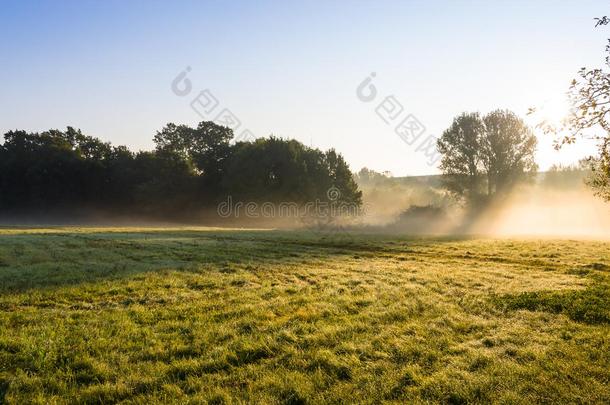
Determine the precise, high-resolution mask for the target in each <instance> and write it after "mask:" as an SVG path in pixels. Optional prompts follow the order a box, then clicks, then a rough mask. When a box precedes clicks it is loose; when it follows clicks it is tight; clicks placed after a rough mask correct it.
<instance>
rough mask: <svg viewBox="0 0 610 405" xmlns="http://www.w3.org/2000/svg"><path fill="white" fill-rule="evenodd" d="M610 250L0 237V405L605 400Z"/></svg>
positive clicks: (409, 242) (238, 234)
mask: <svg viewBox="0 0 610 405" xmlns="http://www.w3.org/2000/svg"><path fill="white" fill-rule="evenodd" d="M609 384H610V244H608V243H602V242H586V241H568V240H565V241H541V240H486V239H482V240H477V239H458V238H454V239H426V238H420V239H408V238H399V237H396V236H394V237H391V236H379V235H377V236H371V235H351V236H350V237H348V238H347V237H346V238H340V237H325V236H324V235H319V234H318V235H316V234H311V233H307V232H301V233H290V232H272V231H244V230H242V231H230V230H218V229H216V230H214V229H165V230H163V229H135V228H133V229H128V228H126V229H118V228H115V229H78V228H72V229H70V228H66V229H46V230H44V229H0V402H6V403H14V404H26V403H114V402H126V403H147V404H150V403H205V402H208V403H288V404H300V403H354V402H364V403H381V402H388V403H391V402H395V403H404V402H443V403H451V404H460V403H489V402H498V403H527V404H529V403H533V402H546V403H560V402H570V403H609V402H610V385H609Z"/></svg>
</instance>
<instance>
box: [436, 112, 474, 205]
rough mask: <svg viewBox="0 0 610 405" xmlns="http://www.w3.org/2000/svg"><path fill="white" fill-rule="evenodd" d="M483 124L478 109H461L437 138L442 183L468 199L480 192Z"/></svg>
mask: <svg viewBox="0 0 610 405" xmlns="http://www.w3.org/2000/svg"><path fill="white" fill-rule="evenodd" d="M484 129H485V128H484V125H483V121H482V120H481V117H480V116H479V113H463V114H461V115H459V116H457V117H455V118H454V119H453V123H452V124H451V126H450V127H449V128H448V129H446V130H445V132H443V135H442V136H441V137H440V139H439V140H438V144H437V146H438V150H439V152H440V153H441V154H442V156H443V157H442V159H441V164H440V169H441V170H442V171H443V173H444V174H445V176H444V184H445V186H446V187H447V188H448V189H449V190H450V191H452V192H454V193H456V194H459V195H460V196H463V197H466V198H468V199H470V200H472V199H476V198H477V197H478V195H479V194H481V191H482V190H481V182H482V180H483V178H482V173H481V169H482V168H481V160H482V156H481V153H480V152H481V151H480V149H481V141H482V138H483V133H484Z"/></svg>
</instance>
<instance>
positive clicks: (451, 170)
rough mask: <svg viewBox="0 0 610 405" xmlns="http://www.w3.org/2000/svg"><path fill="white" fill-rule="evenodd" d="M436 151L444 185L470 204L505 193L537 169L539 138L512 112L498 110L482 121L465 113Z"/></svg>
mask: <svg viewBox="0 0 610 405" xmlns="http://www.w3.org/2000/svg"><path fill="white" fill-rule="evenodd" d="M437 147H438V150H439V152H440V153H441V155H442V159H441V165H440V168H441V170H442V172H443V175H444V176H443V177H444V183H445V184H446V186H447V187H448V189H449V190H450V191H452V192H453V193H455V194H456V195H458V196H460V197H462V198H464V199H466V200H467V201H468V202H470V203H475V202H477V201H479V200H481V199H482V197H484V196H486V197H487V198H490V197H493V196H495V195H497V194H502V193H504V192H506V191H507V190H509V189H510V188H511V187H512V186H513V185H515V184H516V183H517V182H519V181H521V180H524V179H527V178H528V177H530V176H531V175H532V174H533V173H535V171H536V169H537V166H536V163H535V161H534V153H535V150H536V137H535V136H534V135H533V133H532V131H531V129H529V128H528V127H527V125H525V123H524V122H523V120H521V119H520V118H519V117H517V116H516V115H515V114H514V113H513V112H511V111H505V110H496V111H493V112H491V113H489V114H487V115H486V116H485V117H483V118H481V117H480V116H479V114H478V113H463V114H461V115H459V116H457V117H456V118H455V119H454V120H453V123H452V124H451V126H450V127H449V128H448V129H447V130H446V131H444V132H443V135H442V136H441V137H440V139H439V140H438V142H437Z"/></svg>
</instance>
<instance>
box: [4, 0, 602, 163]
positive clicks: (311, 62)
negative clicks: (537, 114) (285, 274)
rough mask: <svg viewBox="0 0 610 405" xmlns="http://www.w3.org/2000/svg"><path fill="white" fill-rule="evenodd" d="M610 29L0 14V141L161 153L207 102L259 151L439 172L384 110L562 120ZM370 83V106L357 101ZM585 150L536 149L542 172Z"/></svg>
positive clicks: (512, 4) (429, 116)
mask: <svg viewBox="0 0 610 405" xmlns="http://www.w3.org/2000/svg"><path fill="white" fill-rule="evenodd" d="M604 14H610V4H609V3H608V2H607V1H592V0H571V1H567V0H566V1H560V0H554V1H550V0H549V1H544V0H536V1H531V0H528V1H525V0H523V1H515V0H512V1H489V0H487V1H423V0H422V1H319V2H318V1H301V2H291V1H283V2H280V1H269V2H263V1H256V2H254V1H252V2H236V1H231V2H223V1H208V2H205V1H193V2H187V1H178V2H169V1H168V2H156V1H82V0H80V1H67V0H64V1H9V2H7V1H0V78H1V80H2V91H1V92H0V131H1V132H2V133H4V132H5V131H7V130H9V129H16V128H17V129H26V130H30V131H42V130H45V129H49V128H64V127H66V126H67V125H71V126H74V127H78V128H81V129H82V130H83V132H85V133H87V134H89V135H94V136H97V137H100V138H102V139H103V140H107V141H111V142H113V143H115V144H124V145H128V146H129V147H131V148H133V149H150V148H152V137H153V135H154V133H155V131H157V130H158V129H160V128H161V127H162V126H163V125H164V124H166V123H167V122H175V123H187V124H192V125H194V124H196V123H197V122H198V121H199V120H201V118H200V117H199V116H198V115H197V113H196V112H195V111H193V109H191V106H190V102H191V101H192V100H193V99H194V98H195V97H196V96H197V95H198V94H199V92H200V91H202V90H204V89H209V90H210V92H211V93H212V94H213V95H214V96H215V97H216V99H217V100H218V102H219V106H218V108H217V109H216V110H215V111H214V114H215V113H216V112H218V111H219V110H220V109H221V108H228V109H230V110H231V111H232V112H233V113H234V114H235V115H236V116H237V118H238V119H239V120H240V121H241V122H242V125H241V128H240V129H244V128H247V129H249V130H251V131H252V132H253V133H254V134H255V135H256V136H266V135H269V134H275V135H277V136H282V137H290V138H296V139H298V140H300V141H302V142H304V143H306V144H308V145H313V146H315V147H319V148H323V149H327V148H331V147H334V148H335V149H337V150H338V151H339V152H341V153H342V154H343V155H344V156H345V157H346V159H347V161H348V163H349V164H350V166H351V168H352V169H353V170H358V169H360V168H361V167H363V166H367V167H369V168H372V169H375V170H378V171H384V170H389V171H391V172H392V173H393V174H394V175H417V174H429V173H436V171H437V170H436V168H435V167H434V166H430V165H428V164H427V163H426V161H427V158H426V156H425V154H424V153H423V152H422V151H417V144H414V145H411V146H410V145H407V144H406V143H405V142H404V141H403V140H401V138H400V137H399V136H398V135H396V134H395V133H394V130H393V126H392V125H389V124H386V123H384V121H383V120H382V119H381V118H380V117H379V116H378V115H377V114H376V113H375V107H376V105H378V102H380V101H382V100H383V98H384V97H386V96H390V95H393V96H394V97H395V99H396V100H397V101H399V102H400V103H401V104H402V105H403V106H404V114H405V115H406V114H413V115H414V116H415V117H417V118H418V119H419V121H420V122H421V123H422V124H423V125H425V127H426V133H425V136H428V135H439V134H440V133H441V132H442V131H443V129H445V128H446V127H447V126H448V125H449V124H450V122H451V119H452V117H453V116H455V115H456V114H458V113H460V112H462V111H480V112H482V113H485V112H488V111H490V110H492V109H496V108H509V109H512V110H514V111H515V112H516V113H518V114H520V115H525V113H526V111H527V109H528V107H530V106H541V105H552V106H556V105H560V104H561V98H562V94H563V93H564V92H565V90H567V88H568V86H569V83H570V81H571V79H572V78H573V77H574V76H575V73H576V72H577V70H578V69H579V68H580V67H581V66H599V65H601V64H602V62H603V50H604V46H605V44H606V38H608V37H609V36H610V35H609V34H610V32H609V30H610V29H607V28H606V29H604V28H598V29H594V27H593V17H596V16H600V15H604ZM187 67H190V72H189V73H188V75H187V78H188V80H190V82H191V85H192V90H191V93H189V94H188V95H186V96H178V95H176V94H175V93H174V92H172V89H171V83H172V81H173V80H174V78H175V77H176V76H177V75H178V74H180V72H182V71H183V70H185V69H186V68H187ZM371 72H375V74H376V77H375V78H374V80H373V82H372V83H373V85H374V86H375V88H376V89H377V90H378V95H377V98H376V99H375V100H374V101H372V102H369V103H365V102H363V101H361V100H360V99H359V98H358V97H357V96H356V88H357V87H358V85H359V84H360V83H361V82H362V81H363V80H364V79H365V78H366V77H367V76H368V75H369V74H370V73H371ZM554 108H555V107H552V109H554ZM401 117H402V116H401ZM210 118H214V117H210ZM587 151H588V150H587V146H585V145H584V144H583V145H581V146H579V147H578V148H571V149H568V150H565V151H562V152H561V153H560V154H556V153H554V152H552V150H551V148H550V141H549V140H548V139H541V144H540V151H539V155H538V161H539V164H540V165H541V167H542V168H543V169H544V168H546V167H548V166H549V165H550V164H551V163H553V162H560V161H561V162H564V163H567V162H571V161H574V160H576V159H577V158H579V157H581V156H582V155H584V154H586V153H587Z"/></svg>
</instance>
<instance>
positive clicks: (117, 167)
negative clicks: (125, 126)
mask: <svg viewBox="0 0 610 405" xmlns="http://www.w3.org/2000/svg"><path fill="white" fill-rule="evenodd" d="M232 137H233V131H232V130H231V129H229V128H227V127H223V126H220V125H217V124H215V123H213V122H201V123H200V124H199V125H198V126H197V127H196V128H191V127H189V126H186V125H175V124H167V125H166V126H165V127H164V128H163V129H162V130H161V131H159V132H158V133H157V134H156V135H155V137H154V141H155V144H156V149H155V150H154V151H151V152H138V153H133V152H131V151H129V149H127V148H126V147H124V146H119V147H114V146H112V145H110V144H109V143H105V142H102V141H100V140H99V139H97V138H93V137H89V136H86V135H84V134H83V133H82V132H81V131H80V130H76V129H74V128H71V127H68V128H67V129H66V130H65V131H59V130H49V131H46V132H42V133H28V132H25V131H10V132H7V133H6V134H5V135H4V143H3V144H0V214H3V215H4V216H7V215H14V214H23V215H27V214H28V213H32V212H35V213H38V214H43V215H44V214H46V213H48V214H49V215H51V214H53V213H56V212H58V211H63V212H66V213H68V214H70V213H73V212H76V211H78V212H83V211H87V210H89V211H92V212H93V211H95V212H99V211H100V210H101V211H105V212H108V213H111V214H117V213H118V214H133V213H136V214H138V215H140V216H154V217H160V218H169V219H172V218H177V217H181V218H188V217H189V215H191V214H194V213H196V212H198V211H199V210H200V209H202V208H206V207H207V208H211V207H214V206H215V205H216V204H217V203H218V201H220V200H223V199H224V198H225V197H226V196H227V195H233V196H235V197H236V198H239V197H244V198H250V199H252V200H253V201H270V202H279V201H286V202H299V203H305V202H308V201H315V200H316V199H322V198H325V196H326V194H325V193H326V192H327V190H328V189H329V188H331V187H336V188H337V189H338V190H340V194H341V198H342V199H343V200H344V201H349V202H351V203H356V204H357V205H360V204H361V196H360V192H359V191H358V188H357V186H356V183H355V182H354V179H353V178H352V174H351V172H350V171H349V168H348V166H347V164H346V163H345V161H344V160H343V158H342V157H341V155H339V154H337V153H336V152H335V151H333V150H331V151H328V152H321V151H320V150H317V149H312V148H308V147H306V146H304V145H303V144H301V143H299V142H297V141H294V140H283V139H278V138H273V137H271V138H268V139H264V138H261V139H258V140H256V141H254V142H238V143H236V144H231V143H230V141H231V139H232Z"/></svg>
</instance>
